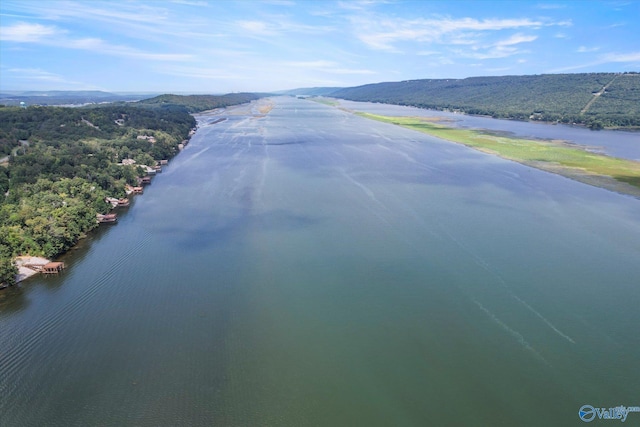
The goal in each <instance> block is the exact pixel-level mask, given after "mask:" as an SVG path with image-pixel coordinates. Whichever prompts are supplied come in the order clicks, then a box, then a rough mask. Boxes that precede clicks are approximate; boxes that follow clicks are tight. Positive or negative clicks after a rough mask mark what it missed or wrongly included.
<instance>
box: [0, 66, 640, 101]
mask: <svg viewBox="0 0 640 427" xmlns="http://www.w3.org/2000/svg"><path fill="white" fill-rule="evenodd" d="M559 74H565V75H574V74H576V75H577V74H640V71H634V70H626V71H595V72H575V73H540V74H519V75H516V74H512V75H509V74H503V75H492V76H469V77H461V78H453V77H440V78H424V79H422V78H416V79H410V80H464V79H473V78H481V77H507V76H515V77H523V76H537V75H559ZM402 81H407V80H394V81H380V82H370V83H363V84H361V85H355V86H341V87H339V88H340V89H342V88H349V87H356V86H367V85H375V84H381V83H396V82H402ZM329 87H331V88H333V87H337V86H308V87H294V88H290V89H277V90H266V91H260V92H257V91H255V92H254V91H243V90H240V91H232V92H215V93H214V92H189V91H171V90H168V91H167V90H165V91H163V90H159V91H145V90H140V91H136V90H125V91H122V90H102V89H45V90H37V89H35V90H34V89H1V90H0V94H2V93H6V94H11V93H12V92H19V93H23V92H35V93H37V92H103V93H108V94H113V95H155V96H159V95H182V96H189V95H213V96H221V95H227V94H230V93H273V94H277V93H279V92H289V91H296V90H302V89H318V88H329Z"/></svg>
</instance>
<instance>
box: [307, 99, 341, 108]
mask: <svg viewBox="0 0 640 427" xmlns="http://www.w3.org/2000/svg"><path fill="white" fill-rule="evenodd" d="M309 100H311V101H315V102H318V103H320V104H325V105H330V106H332V107H337V106H338V105H340V103H339V102H338V101H335V100H333V99H328V98H309Z"/></svg>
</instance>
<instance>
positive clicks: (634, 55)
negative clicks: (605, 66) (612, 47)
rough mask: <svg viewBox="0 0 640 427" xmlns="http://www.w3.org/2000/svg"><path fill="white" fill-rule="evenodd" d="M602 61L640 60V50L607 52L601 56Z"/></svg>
mask: <svg viewBox="0 0 640 427" xmlns="http://www.w3.org/2000/svg"><path fill="white" fill-rule="evenodd" d="M601 59H602V61H603V62H640V51H639V52H629V53H608V54H606V55H604V56H602V58H601Z"/></svg>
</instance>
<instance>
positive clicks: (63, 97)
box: [0, 90, 150, 105]
mask: <svg viewBox="0 0 640 427" xmlns="http://www.w3.org/2000/svg"><path fill="white" fill-rule="evenodd" d="M149 96H150V94H134V93H127V94H117V93H111V92H104V91H99V90H79V91H65V90H49V91H4V92H2V93H0V104H3V105H20V103H21V102H24V103H25V104H26V105H83V104H92V103H103V102H120V101H137V100H139V99H143V98H147V97H149Z"/></svg>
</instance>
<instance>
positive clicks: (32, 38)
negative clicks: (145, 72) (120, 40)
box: [0, 22, 191, 61]
mask: <svg viewBox="0 0 640 427" xmlns="http://www.w3.org/2000/svg"><path fill="white" fill-rule="evenodd" d="M0 39H1V40H3V41H11V42H18V43H37V44H42V45H45V46H56V47H62V48H68V49H81V50H89V51H92V52H95V53H102V54H107V55H114V56H124V57H133V58H138V59H143V60H160V61H184V60H187V59H189V58H191V56H190V55H186V54H175V53H152V52H145V51H141V50H138V49H135V48H131V47H128V46H123V45H116V44H110V43H106V42H104V41H103V40H101V39H98V38H79V39H73V38H70V37H68V36H67V31H64V30H61V29H59V28H57V27H55V26H47V25H41V24H30V23H24V22H20V23H17V24H14V25H12V26H7V27H1V28H0Z"/></svg>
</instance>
